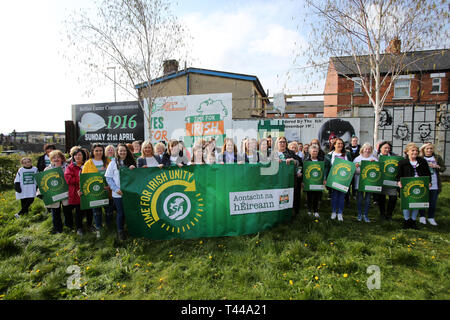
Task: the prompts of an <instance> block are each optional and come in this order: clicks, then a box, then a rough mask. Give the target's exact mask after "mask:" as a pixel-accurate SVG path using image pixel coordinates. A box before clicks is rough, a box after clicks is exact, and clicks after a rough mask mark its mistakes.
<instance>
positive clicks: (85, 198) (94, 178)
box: [80, 172, 109, 210]
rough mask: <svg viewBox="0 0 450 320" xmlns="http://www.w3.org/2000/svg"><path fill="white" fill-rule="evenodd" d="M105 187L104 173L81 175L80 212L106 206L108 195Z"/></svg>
mask: <svg viewBox="0 0 450 320" xmlns="http://www.w3.org/2000/svg"><path fill="white" fill-rule="evenodd" d="M105 186H106V181H105V177H104V172H103V173H99V172H94V173H82V174H81V175H80V189H81V193H82V194H81V197H80V200H81V210H87V209H91V208H97V207H101V206H105V205H107V204H108V203H109V194H108V191H107V190H106V189H105Z"/></svg>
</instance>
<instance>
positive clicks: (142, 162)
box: [133, 140, 162, 168]
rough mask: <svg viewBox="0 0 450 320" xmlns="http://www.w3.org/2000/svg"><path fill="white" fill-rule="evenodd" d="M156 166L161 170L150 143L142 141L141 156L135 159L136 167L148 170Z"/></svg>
mask: <svg viewBox="0 0 450 320" xmlns="http://www.w3.org/2000/svg"><path fill="white" fill-rule="evenodd" d="M133 156H134V155H133ZM158 166H161V167H160V168H162V165H160V164H159V163H158V161H157V160H156V158H155V152H154V150H153V145H152V143H151V141H149V140H146V141H144V142H143V143H142V146H141V156H140V157H139V158H137V167H138V168H148V167H158Z"/></svg>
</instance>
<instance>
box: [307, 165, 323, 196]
mask: <svg viewBox="0 0 450 320" xmlns="http://www.w3.org/2000/svg"><path fill="white" fill-rule="evenodd" d="M303 172H304V174H303V185H304V190H305V191H322V190H324V189H325V186H324V185H323V178H324V161H305V162H303Z"/></svg>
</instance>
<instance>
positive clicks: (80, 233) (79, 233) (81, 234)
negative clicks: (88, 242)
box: [77, 229, 83, 237]
mask: <svg viewBox="0 0 450 320" xmlns="http://www.w3.org/2000/svg"><path fill="white" fill-rule="evenodd" d="M77 235H79V236H80V237H82V236H83V230H81V229H78V230H77Z"/></svg>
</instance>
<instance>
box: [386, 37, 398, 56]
mask: <svg viewBox="0 0 450 320" xmlns="http://www.w3.org/2000/svg"><path fill="white" fill-rule="evenodd" d="M401 47H402V41H401V40H400V39H398V38H394V39H392V40H391V41H389V45H388V47H387V48H386V53H393V54H400V52H401Z"/></svg>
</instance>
